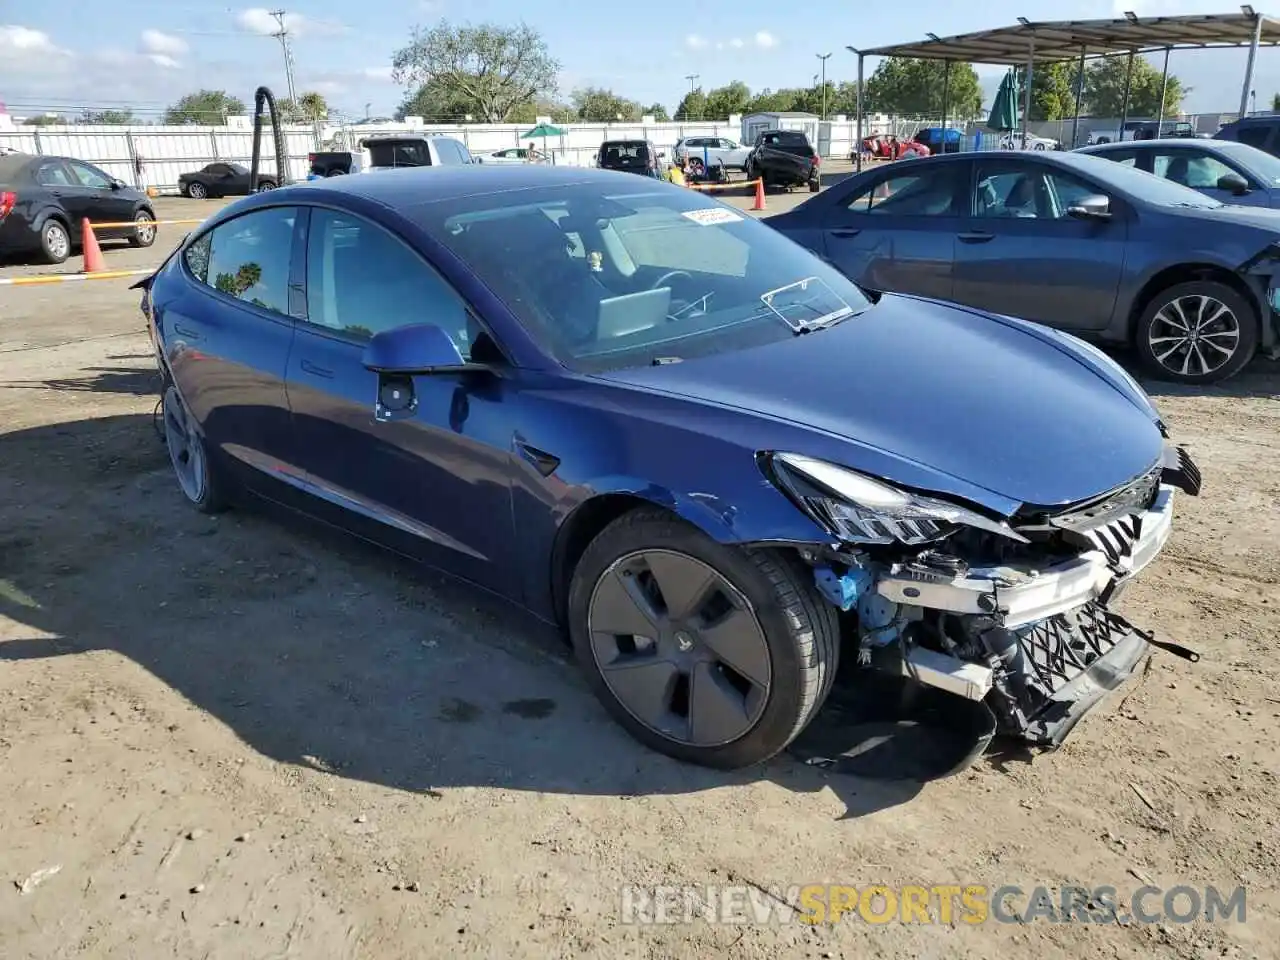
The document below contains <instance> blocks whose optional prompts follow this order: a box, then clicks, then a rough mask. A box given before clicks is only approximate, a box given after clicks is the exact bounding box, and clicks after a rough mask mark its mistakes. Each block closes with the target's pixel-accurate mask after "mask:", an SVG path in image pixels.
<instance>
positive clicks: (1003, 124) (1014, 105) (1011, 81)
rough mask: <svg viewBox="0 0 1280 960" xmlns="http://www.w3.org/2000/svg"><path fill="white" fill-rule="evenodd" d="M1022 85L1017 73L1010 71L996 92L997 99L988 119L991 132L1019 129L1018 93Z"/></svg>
mask: <svg viewBox="0 0 1280 960" xmlns="http://www.w3.org/2000/svg"><path fill="white" fill-rule="evenodd" d="M1019 86H1020V84H1019V83H1018V78H1017V77H1016V76H1015V71H1014V70H1010V71H1009V72H1008V73H1006V74H1005V75H1004V79H1003V80H1001V81H1000V89H999V90H997V91H996V99H995V102H994V103H993V104H991V115H990V116H988V117H987V129H989V130H999V131H1005V130H1016V129H1017V127H1018V93H1019V90H1018V88H1019Z"/></svg>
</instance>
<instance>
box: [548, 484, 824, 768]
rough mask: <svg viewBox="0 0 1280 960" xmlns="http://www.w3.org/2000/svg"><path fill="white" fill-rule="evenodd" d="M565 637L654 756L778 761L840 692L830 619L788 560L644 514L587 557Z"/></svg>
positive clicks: (610, 531) (724, 763)
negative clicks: (832, 693)
mask: <svg viewBox="0 0 1280 960" xmlns="http://www.w3.org/2000/svg"><path fill="white" fill-rule="evenodd" d="M568 616H569V632H570V635H571V637H572V640H573V646H574V650H575V653H576V654H577V658H578V661H579V663H580V665H581V666H582V669H583V671H584V672H585V674H586V677H587V680H588V682H589V683H590V685H591V687H592V690H593V691H594V692H595V694H596V696H597V697H598V698H599V699H600V702H601V703H602V704H603V705H604V707H605V709H606V710H607V711H608V712H609V713H610V715H611V716H612V717H613V718H614V719H615V720H616V721H617V722H618V723H619V724H620V725H621V726H622V727H623V728H624V729H626V730H627V732H629V733H630V734H631V735H632V736H633V737H634V738H635V739H637V740H638V741H640V742H641V743H642V744H644V745H645V746H648V747H650V748H651V749H653V750H656V751H658V752H659V753H663V754H666V755H667V756H669V757H673V758H675V759H677V760H682V761H685V762H688V763H694V764H698V765H701V766H706V767H714V768H718V769H725V770H730V769H736V768H740V767H746V766H751V765H753V764H757V763H761V762H763V761H765V760H768V759H769V758H770V757H772V756H774V755H775V754H777V753H778V752H779V751H781V750H783V749H784V748H785V747H786V746H787V745H788V744H789V743H791V741H792V740H794V739H795V737H796V736H798V735H799V734H800V732H801V731H802V730H803V729H804V728H805V727H806V726H807V725H808V723H809V721H810V720H812V719H813V717H814V715H815V714H816V713H817V712H818V709H819V708H820V707H821V705H822V703H823V701H824V700H825V699H826V697H827V694H828V693H829V692H830V689H831V684H832V681H833V680H834V678H835V673H836V668H837V666H838V662H837V661H838V657H839V639H840V633H839V626H838V623H837V620H836V612H835V608H833V607H832V606H831V605H830V604H828V603H826V602H825V601H824V600H823V599H822V598H821V597H820V596H819V595H818V593H817V591H816V589H815V588H814V586H813V583H812V578H811V577H810V576H809V575H808V571H807V569H806V568H805V567H804V566H803V565H802V564H801V563H800V561H799V560H798V559H797V558H795V557H794V556H792V555H790V554H787V553H785V552H782V551H773V550H751V551H748V550H744V549H741V548H737V547H731V546H724V545H722V544H718V543H716V542H715V541H713V540H711V539H710V538H709V537H707V536H706V535H704V534H703V533H702V532H701V531H699V530H697V529H696V528H694V527H692V526H690V525H689V524H687V523H685V522H684V521H682V520H679V519H678V518H676V517H673V516H671V515H670V514H668V513H666V512H665V511H661V510H657V509H639V510H635V511H632V512H631V513H628V514H625V515H624V516H622V517H620V518H619V519H617V520H615V521H614V522H613V523H612V524H610V525H609V526H608V527H606V528H605V529H604V530H603V531H602V532H601V533H600V534H599V535H598V536H597V537H596V538H595V540H593V541H592V542H591V544H590V545H589V546H588V547H587V550H586V552H585V553H584V554H583V556H582V559H581V560H580V561H579V563H578V566H577V569H576V570H575V571H574V576H573V581H572V584H571V586H570V590H569V603H568Z"/></svg>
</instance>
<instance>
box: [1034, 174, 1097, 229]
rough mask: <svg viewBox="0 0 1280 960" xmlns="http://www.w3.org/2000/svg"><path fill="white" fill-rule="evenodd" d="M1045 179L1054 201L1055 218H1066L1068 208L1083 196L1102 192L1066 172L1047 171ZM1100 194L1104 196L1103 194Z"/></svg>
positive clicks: (1093, 195) (1053, 212)
mask: <svg viewBox="0 0 1280 960" xmlns="http://www.w3.org/2000/svg"><path fill="white" fill-rule="evenodd" d="M1046 179H1047V181H1048V183H1049V189H1050V191H1051V192H1052V194H1053V198H1054V201H1055V203H1054V207H1053V211H1052V216H1053V219H1055V220H1066V219H1068V217H1067V210H1068V208H1070V207H1074V206H1076V205H1077V204H1079V203H1080V201H1081V200H1083V199H1084V198H1085V197H1096V196H1098V195H1099V194H1102V190H1101V189H1099V188H1098V187H1095V186H1094V185H1093V184H1090V183H1086V182H1085V181H1083V180H1077V179H1076V178H1075V177H1073V176H1070V175H1069V174H1066V173H1059V172H1056V171H1055V172H1053V173H1049V174H1048V175H1047V176H1046ZM1102 195H1103V196H1105V194H1102Z"/></svg>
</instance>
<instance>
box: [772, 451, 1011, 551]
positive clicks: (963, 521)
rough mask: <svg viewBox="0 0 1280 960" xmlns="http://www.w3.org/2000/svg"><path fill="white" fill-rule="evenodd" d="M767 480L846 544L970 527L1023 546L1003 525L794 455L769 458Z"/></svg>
mask: <svg viewBox="0 0 1280 960" xmlns="http://www.w3.org/2000/svg"><path fill="white" fill-rule="evenodd" d="M769 463H770V465H771V466H772V470H771V471H770V472H771V474H772V479H773V480H774V482H775V483H776V484H778V485H779V486H780V487H782V488H783V490H784V492H785V493H787V494H788V495H789V496H790V497H791V498H792V500H793V501H794V502H795V503H796V505H797V506H799V507H800V508H801V509H802V510H804V511H805V513H807V514H808V515H809V516H810V517H811V518H812V519H813V520H814V521H815V522H816V523H818V524H819V525H820V526H822V527H823V528H824V529H826V530H827V531H828V532H829V533H831V534H832V535H833V536H836V537H839V538H840V539H841V540H842V541H844V542H847V543H865V544H889V543H902V544H906V545H908V546H916V545H919V544H925V543H932V542H934V541H936V540H941V539H943V538H944V537H947V536H950V535H951V534H952V533H955V531H956V530H958V529H959V528H960V527H976V528H978V529H980V530H988V531H990V532H992V533H997V534H1000V535H1002V536H1006V537H1010V538H1012V539H1014V540H1019V541H1021V542H1023V543H1026V542H1027V540H1026V538H1025V537H1023V536H1022V535H1021V534H1019V533H1017V532H1016V531H1014V530H1013V529H1012V528H1010V527H1009V525H1008V524H1006V523H1003V522H1001V521H999V520H994V519H992V518H990V517H986V516H983V515H982V514H980V513H978V512H977V511H976V510H970V509H969V508H967V507H962V506H959V505H957V504H954V503H948V502H947V501H945V500H937V499H934V498H933V497H926V496H922V495H921V494H917V493H910V492H908V491H906V490H900V489H898V488H897V487H895V486H892V485H890V484H888V483H886V482H884V481H883V480H875V479H873V478H871V477H868V476H866V475H865V474H861V473H856V472H854V471H853V470H850V469H848V468H846V467H841V466H837V465H836V464H834V463H827V462H826V461H824V460H815V459H813V458H812V457H805V456H801V455H800V454H795V453H775V454H773V455H772V456H771V457H769Z"/></svg>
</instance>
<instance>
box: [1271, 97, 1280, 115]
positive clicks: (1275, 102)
mask: <svg viewBox="0 0 1280 960" xmlns="http://www.w3.org/2000/svg"><path fill="white" fill-rule="evenodd" d="M1271 109H1272V110H1274V111H1276V112H1277V113H1280V93H1273V94H1272V95H1271Z"/></svg>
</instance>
